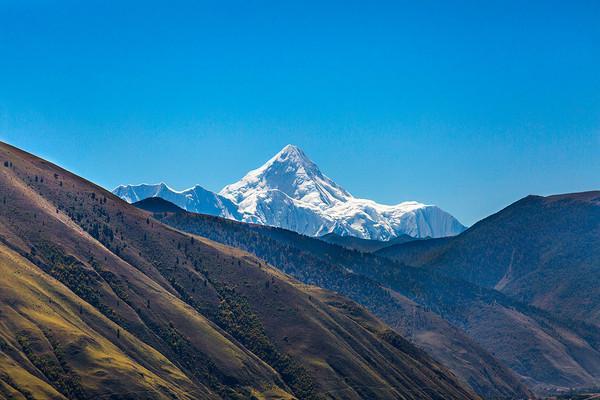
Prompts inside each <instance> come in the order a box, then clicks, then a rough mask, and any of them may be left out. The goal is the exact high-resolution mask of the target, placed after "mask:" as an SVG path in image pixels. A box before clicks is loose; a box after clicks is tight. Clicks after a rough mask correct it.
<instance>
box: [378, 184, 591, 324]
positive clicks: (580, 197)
mask: <svg viewBox="0 0 600 400" xmlns="http://www.w3.org/2000/svg"><path fill="white" fill-rule="evenodd" d="M446 242H447V245H446V246H444V247H443V248H437V249H433V248H429V249H426V248H423V249H421V250H422V252H421V255H420V256H419V257H420V259H418V260H414V261H416V262H415V264H417V265H424V266H426V267H428V268H431V269H436V270H439V271H441V272H443V273H445V274H448V275H451V276H459V277H461V278H463V279H466V280H468V281H470V282H473V283H475V284H477V285H481V286H484V287H488V288H495V289H497V290H499V291H501V292H503V293H505V294H507V295H509V296H511V297H513V298H515V299H518V300H520V301H522V302H525V303H528V304H532V305H535V306H537V307H539V308H542V309H545V310H548V311H551V312H552V313H555V314H558V315H561V316H563V317H565V318H574V319H580V320H582V321H586V322H588V323H591V324H595V325H596V326H598V327H600V191H596V192H585V193H573V194H565V195H556V196H548V197H541V196H528V197H526V198H524V199H521V200H519V201H517V202H516V203H514V204H512V205H510V206H508V207H507V208H505V209H503V210H501V211H500V212H498V213H496V214H494V215H492V216H490V217H488V218H486V219H484V220H482V221H480V222H479V223H477V224H476V225H474V226H473V227H472V228H470V229H469V230H467V231H466V232H464V233H463V234H461V235H459V236H457V237H454V238H448V239H446ZM417 246H418V245H408V246H404V245H400V246H393V247H390V248H387V249H384V250H381V251H380V253H379V254H382V255H386V256H389V257H393V258H396V259H399V260H406V258H405V255H406V254H407V250H406V249H408V248H411V247H413V248H415V247H417Z"/></svg>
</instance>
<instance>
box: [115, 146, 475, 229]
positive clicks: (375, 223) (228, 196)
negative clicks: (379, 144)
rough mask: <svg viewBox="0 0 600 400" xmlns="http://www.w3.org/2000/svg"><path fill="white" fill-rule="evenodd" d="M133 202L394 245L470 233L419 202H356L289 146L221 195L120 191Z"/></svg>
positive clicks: (140, 188) (147, 188) (161, 188)
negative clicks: (152, 200) (158, 200)
mask: <svg viewBox="0 0 600 400" xmlns="http://www.w3.org/2000/svg"><path fill="white" fill-rule="evenodd" d="M113 193H114V194H116V195H117V196H119V197H121V198H122V199H124V200H126V201H128V202H130V203H131V202H135V201H139V200H142V199H145V198H147V197H154V196H157V197H162V198H164V199H165V200H168V201H171V202H172V203H175V204H176V205H178V206H179V207H181V208H184V209H186V210H188V211H191V212H198V213H204V214H210V215H217V216H221V217H225V218H230V219H235V220H238V221H244V222H253V223H257V224H264V225H271V226H277V227H281V228H286V229H290V230H293V231H296V232H299V233H302V234H305V235H310V236H321V235H324V234H327V233H332V232H333V233H337V234H339V235H350V236H356V237H360V238H364V239H377V240H389V239H391V238H394V237H396V236H399V235H402V234H408V235H411V236H414V237H427V236H430V237H443V236H452V235H456V234H458V233H460V232H462V231H463V230H464V229H465V227H464V226H463V225H462V224H460V222H458V220H456V218H454V217H453V216H452V215H450V214H448V213H447V212H445V211H443V210H441V209H440V208H438V207H436V206H433V205H425V204H421V203H417V202H414V201H408V202H403V203H400V204H397V205H393V206H392V205H383V204H378V203H376V202H374V201H372V200H367V199H359V198H356V197H354V196H352V195H351V194H350V193H349V192H348V191H346V190H345V189H344V188H342V187H341V186H339V185H337V184H336V183H335V182H333V181H332V180H331V179H330V178H328V177H327V176H325V175H323V173H321V171H320V169H319V167H318V166H317V165H316V164H315V163H314V162H312V161H311V160H310V159H309V158H308V157H307V156H306V154H304V152H303V151H302V150H301V149H299V148H298V147H296V146H293V145H287V146H286V147H284V148H283V149H282V150H281V151H280V152H279V153H277V154H276V155H275V156H274V157H273V158H271V159H270V160H269V161H267V163H266V164H264V165H263V166H262V167H260V168H257V169H255V170H252V171H250V172H248V173H247V174H246V175H245V176H244V177H243V178H242V179H241V180H239V181H238V182H235V183H233V184H231V185H227V186H225V187H224V188H223V189H222V190H221V191H220V192H219V193H218V194H215V193H213V192H210V191H208V190H206V189H203V188H202V187H200V186H195V187H194V188H191V189H187V190H184V191H175V190H173V189H171V188H169V187H168V186H167V185H165V184H164V183H163V184H157V185H127V186H119V187H117V188H116V189H115V190H114V191H113Z"/></svg>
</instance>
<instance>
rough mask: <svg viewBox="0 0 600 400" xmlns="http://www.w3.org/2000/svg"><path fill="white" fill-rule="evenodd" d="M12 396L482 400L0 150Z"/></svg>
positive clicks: (0, 257)
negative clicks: (472, 399)
mask: <svg viewBox="0 0 600 400" xmlns="http://www.w3.org/2000/svg"><path fill="white" fill-rule="evenodd" d="M0 160H1V162H2V164H0V165H4V166H3V167H1V168H0V195H1V196H2V199H1V203H0V242H1V243H2V245H0V265H1V268H2V275H3V277H4V278H3V280H2V283H1V284H2V287H1V290H0V311H1V312H0V339H1V340H0V358H1V359H2V362H0V398H2V397H5V398H36V399H46V398H55V399H64V398H69V399H86V398H92V397H107V398H108V397H112V398H129V399H138V398H139V399H148V398H156V399H162V398H164V399H171V398H179V399H197V398H215V399H218V398H227V399H242V398H243V399H248V398H258V399H260V398H265V399H266V398H278V399H279V398H283V399H285V398H290V399H291V398H302V399H311V398H313V399H320V398H323V399H324V398H344V399H361V398H374V399H375V398H381V399H387V398H390V399H400V398H414V399H416V398H423V399H463V398H475V397H476V396H475V395H474V394H473V393H472V392H471V391H470V389H469V388H468V387H466V386H464V385H463V384H462V383H461V382H460V381H458V380H457V379H456V378H455V377H454V376H453V375H452V374H451V373H449V372H448V371H447V370H446V369H445V368H443V367H441V366H440V365H439V364H437V363H436V362H435V361H433V360H432V359H431V358H429V357H428V356H427V355H426V354H425V353H423V352H422V351H420V350H418V349H416V348H415V347H413V346H412V345H410V344H409V343H408V342H406V341H405V340H403V339H402V338H401V337H400V336H399V335H397V334H395V333H394V332H393V331H391V330H390V329H389V328H387V327H386V326H385V325H383V324H382V323H381V322H379V320H377V319H375V318H374V317H372V316H371V315H370V314H369V313H367V312H366V311H365V310H363V309H361V308H360V307H359V306H357V305H356V304H354V303H351V302H349V301H348V300H345V299H343V298H341V297H339V296H336V295H334V294H331V293H328V292H321V291H317V290H315V289H313V288H310V287H306V286H304V285H303V284H300V283H298V282H297V281H295V280H293V279H291V278H290V277H288V276H286V275H284V274H282V273H281V272H279V271H278V270H276V269H274V268H272V267H270V266H269V265H268V264H266V263H265V262H264V261H262V260H260V259H258V258H256V257H255V256H252V255H250V254H248V253H245V252H243V251H240V250H236V249H233V248H230V247H226V246H223V245H221V244H217V243H215V242H211V241H210V240H207V239H204V238H200V237H197V236H196V237H195V236H191V235H188V234H184V233H182V232H180V231H177V230H174V229H172V228H170V227H168V226H166V225H164V224H162V223H160V222H159V221H157V220H155V219H154V218H152V216H151V214H149V213H148V212H146V211H143V210H139V209H137V208H135V207H133V206H131V205H129V204H127V203H125V202H123V201H122V200H120V199H118V198H117V197H116V196H113V195H111V194H110V193H108V192H106V191H104V190H103V189H101V188H99V187H97V186H95V185H93V184H91V183H89V182H87V181H85V180H83V179H81V178H79V177H77V176H75V175H73V174H70V173H69V172H67V171H65V170H63V169H61V168H59V167H57V166H55V165H52V164H50V163H48V162H46V161H44V160H41V159H39V158H37V157H34V156H32V155H30V154H27V153H24V152H22V151H20V150H18V149H15V148H13V147H11V146H8V145H6V144H1V145H0Z"/></svg>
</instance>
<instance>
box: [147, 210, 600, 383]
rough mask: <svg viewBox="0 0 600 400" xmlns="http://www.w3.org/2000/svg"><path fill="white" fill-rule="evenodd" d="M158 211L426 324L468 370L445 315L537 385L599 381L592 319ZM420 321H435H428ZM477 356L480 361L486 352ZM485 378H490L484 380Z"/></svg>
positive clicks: (391, 315) (257, 229) (293, 238)
mask: <svg viewBox="0 0 600 400" xmlns="http://www.w3.org/2000/svg"><path fill="white" fill-rule="evenodd" d="M157 218H161V220H163V221H164V222H166V223H168V224H170V225H172V226H174V227H177V228H179V229H182V230H186V231H190V232H194V233H197V234H200V235H204V236H206V237H209V238H211V239H213V240H216V241H221V242H223V243H228V244H230V245H233V246H236V247H241V248H244V249H246V250H248V251H250V252H252V253H255V254H258V255H259V256H260V257H262V258H264V259H266V260H268V261H269V262H271V263H272V264H273V265H275V266H277V267H279V268H281V269H282V270H283V271H285V272H287V273H289V274H291V275H293V276H294V277H296V278H297V279H300V280H302V281H303V282H307V283H311V284H315V285H318V286H321V287H325V288H327V289H331V290H335V291H338V292H340V293H342V294H344V295H346V296H348V297H350V298H352V299H353V300H355V301H358V302H359V303H361V304H363V305H365V306H366V307H368V308H369V309H370V310H371V311H372V312H374V313H375V314H376V315H378V316H380V317H381V318H383V319H384V320H385V321H386V322H387V323H388V324H390V325H391V326H393V327H395V328H397V329H402V328H401V327H411V326H412V327H414V326H420V328H419V336H420V337H417V335H416V334H414V335H413V336H412V337H411V334H410V332H409V331H410V329H412V328H410V329H408V328H406V331H402V332H403V334H406V335H407V336H408V337H411V338H412V339H413V340H414V341H415V342H416V343H418V344H419V345H421V346H423V347H424V348H427V346H429V347H430V351H431V354H432V355H434V356H435V357H438V358H439V359H440V360H441V361H443V362H445V363H446V364H447V365H450V366H452V367H453V369H454V371H455V372H456V373H459V374H463V373H464V371H463V372H462V373H461V372H460V365H461V364H462V363H464V360H452V359H450V360H448V357H447V356H446V358H445V359H444V358H443V354H444V351H443V350H442V348H443V344H441V343H440V342H438V343H436V341H434V340H431V337H432V336H431V335H429V336H428V334H429V332H430V331H431V332H435V334H439V335H440V337H442V336H444V333H443V332H444V331H446V332H451V331H450V330H448V329H444V328H443V322H440V321H443V320H445V321H446V322H445V323H446V324H447V323H448V322H449V323H451V324H452V325H454V326H455V327H456V328H458V332H460V331H461V330H462V331H464V332H466V333H467V334H468V335H469V336H470V338H471V340H472V341H475V342H477V343H478V344H479V345H480V346H482V347H483V348H484V349H485V350H487V352H489V353H490V354H492V355H494V356H495V357H496V358H498V359H499V360H501V361H502V362H504V363H505V364H506V365H507V366H509V367H510V368H511V369H512V370H513V371H514V372H516V373H517V374H519V375H520V376H521V378H522V379H523V380H524V381H525V382H527V383H528V384H529V385H531V387H533V388H535V389H536V390H537V391H538V392H546V391H553V390H562V389H564V388H569V387H591V386H596V385H598V384H599V383H600V379H599V378H600V362H599V361H600V352H599V349H600V334H599V332H598V331H597V329H595V328H594V327H592V326H589V325H586V324H585V323H580V322H573V321H570V320H563V319H559V318H557V317H556V316H554V315H550V314H548V313H546V312H544V311H542V310H539V309H537V308H535V307H531V306H529V305H527V304H523V303H520V302H518V301H515V300H514V299H511V298H509V297H507V296H505V295H503V294H502V293H500V292H498V291H496V290H493V289H486V288H483V287H479V286H476V285H474V284H471V283H468V282H466V281H464V280H461V279H458V278H451V277H447V276H444V275H443V274H440V273H437V272H435V271H429V270H426V269H419V268H411V267H406V266H403V265H401V264H397V263H394V262H391V261H389V260H387V259H385V258H383V257H378V256H375V255H371V254H366V253H362V252H357V251H351V250H345V249H343V248H341V247H339V246H336V245H331V244H328V243H325V242H323V241H321V240H318V239H315V238H311V237H308V236H303V235H298V234H296V233H294V232H291V231H287V230H283V229H278V228H274V227H267V226H262V225H248V224H240V223H236V222H234V221H227V220H222V219H218V218H214V217H210V216H202V215H198V214H190V213H175V214H166V215H164V214H163V215H162V216H161V215H158V216H157ZM265 238H270V239H272V242H268V241H265ZM423 242H427V241H423ZM414 243H417V242H414ZM409 244H410V243H409ZM364 278H368V280H367V281H365V280H364ZM373 284H376V285H379V286H378V288H379V289H381V287H382V286H383V287H386V288H389V289H392V290H393V291H394V292H396V295H399V296H400V298H402V299H403V301H399V302H392V301H390V299H389V297H387V298H386V297H385V295H382V294H380V293H379V292H378V291H377V290H378V289H377V287H375V286H373ZM388 294H389V293H388ZM391 296H393V294H390V297H391ZM407 299H408V300H410V301H413V302H414V303H416V304H418V305H420V306H421V307H423V308H424V309H425V310H427V311H429V310H431V311H433V312H434V313H436V314H438V315H439V316H441V317H442V318H443V320H442V318H439V317H438V318H437V319H435V323H434V321H433V320H432V319H431V318H430V317H427V316H423V314H422V313H421V312H416V313H415V315H411V314H408V315H407V314H406V313H403V312H400V311H399V309H404V310H407V309H410V308H403V307H406V306H400V305H399V304H402V303H404V304H406V303H405V301H406V300H407ZM421 321H428V323H427V324H426V326H421V325H420V324H421ZM418 341H420V342H418ZM438 345H439V346H438ZM453 345H455V346H457V347H456V348H457V349H458V348H460V347H463V348H467V349H468V348H469V346H468V345H467V344H466V343H465V342H464V340H463V339H460V340H459V339H456V340H455V341H454V342H453ZM467 351H468V350H467ZM484 353H485V352H484ZM440 355H441V356H440ZM478 357H480V361H479V362H481V359H482V358H483V354H480V355H479V356H478ZM452 363H454V364H452ZM466 372H467V373H469V374H470V375H469V376H468V377H467V376H465V375H461V376H463V378H465V379H467V380H468V379H470V378H471V376H472V375H476V374H472V373H471V372H470V371H466ZM473 377H474V378H475V376H473ZM478 378H479V379H481V376H480V377H478ZM483 382H485V379H482V380H479V381H478V384H481V383H483ZM504 382H510V379H508V380H506V381H504ZM490 383H491V382H490V381H487V385H489V386H487V389H488V390H493V389H491V388H492V387H493V384H491V385H490ZM476 386H477V385H475V384H473V387H476ZM509 386H510V384H509ZM478 390H480V391H481V389H478Z"/></svg>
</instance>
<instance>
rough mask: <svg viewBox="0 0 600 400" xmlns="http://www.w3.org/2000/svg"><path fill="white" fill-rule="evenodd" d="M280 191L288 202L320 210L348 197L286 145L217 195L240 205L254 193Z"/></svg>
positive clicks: (302, 156)
mask: <svg viewBox="0 0 600 400" xmlns="http://www.w3.org/2000/svg"><path fill="white" fill-rule="evenodd" d="M264 190H267V191H280V192H282V193H284V194H285V195H287V196H289V197H290V198H293V199H296V200H300V201H303V202H305V203H308V204H313V205H315V206H318V207H320V208H324V207H326V206H331V205H333V204H335V203H337V202H340V201H342V202H343V201H346V200H347V199H348V198H350V197H352V196H351V195H350V193H348V192H347V191H346V190H344V189H343V188H342V187H340V186H338V185H337V184H336V183H335V182H333V181H332V180H331V179H329V178H328V177H326V176H325V175H323V174H322V173H321V170H320V169H319V167H318V166H317V164H315V163H314V162H312V160H311V159H309V158H308V156H307V155H306V154H305V153H304V152H303V151H302V149H300V148H299V147H297V146H294V145H291V144H288V145H287V146H285V147H284V148H283V149H282V150H281V151H280V152H279V153H277V154H276V155H275V156H274V157H273V158H271V159H270V160H269V161H267V163H266V164H264V165H263V166H262V167H260V168H258V169H255V170H252V171H250V172H248V173H247V174H246V176H244V177H243V178H242V179H241V180H240V181H238V182H236V183H233V184H231V185H228V186H226V187H225V188H223V190H221V192H220V193H219V194H221V195H222V196H225V197H229V198H231V199H232V200H233V201H235V202H238V203H240V202H242V201H243V200H245V199H246V198H247V197H249V194H251V193H252V192H255V191H264Z"/></svg>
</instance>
